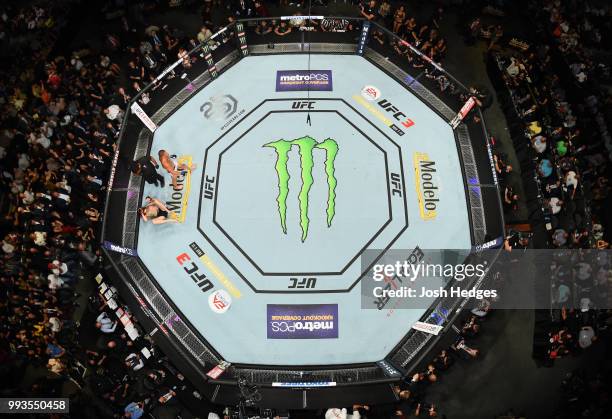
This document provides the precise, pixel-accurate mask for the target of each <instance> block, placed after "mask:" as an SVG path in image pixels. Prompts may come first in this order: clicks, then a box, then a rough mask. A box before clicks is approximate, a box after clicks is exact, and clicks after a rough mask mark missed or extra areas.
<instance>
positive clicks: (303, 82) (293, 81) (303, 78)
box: [276, 70, 333, 92]
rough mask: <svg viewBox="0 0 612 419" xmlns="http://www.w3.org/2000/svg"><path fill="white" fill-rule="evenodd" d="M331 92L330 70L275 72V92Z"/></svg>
mask: <svg viewBox="0 0 612 419" xmlns="http://www.w3.org/2000/svg"><path fill="white" fill-rule="evenodd" d="M303 90H316V91H327V92H331V91H332V90H333V83H332V72H331V70H310V71H308V70H280V71H277V72H276V91H277V92H296V91H303Z"/></svg>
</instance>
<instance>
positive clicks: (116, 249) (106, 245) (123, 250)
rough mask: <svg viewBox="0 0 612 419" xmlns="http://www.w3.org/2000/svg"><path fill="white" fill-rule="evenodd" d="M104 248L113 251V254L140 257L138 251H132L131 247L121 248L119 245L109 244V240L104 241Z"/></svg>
mask: <svg viewBox="0 0 612 419" xmlns="http://www.w3.org/2000/svg"><path fill="white" fill-rule="evenodd" d="M102 247H103V248H105V249H107V250H110V251H113V252H117V253H122V254H124V255H128V256H138V252H137V251H136V249H130V248H129V247H123V246H119V245H116V244H114V243H111V242H109V241H108V240H104V243H102Z"/></svg>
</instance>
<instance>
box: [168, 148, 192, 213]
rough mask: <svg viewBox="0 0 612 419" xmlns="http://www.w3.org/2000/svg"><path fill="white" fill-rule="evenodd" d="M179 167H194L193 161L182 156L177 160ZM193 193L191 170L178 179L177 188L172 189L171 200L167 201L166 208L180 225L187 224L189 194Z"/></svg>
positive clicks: (188, 157) (189, 157)
mask: <svg viewBox="0 0 612 419" xmlns="http://www.w3.org/2000/svg"><path fill="white" fill-rule="evenodd" d="M176 163H177V167H180V166H181V165H183V164H184V165H186V166H187V167H192V164H193V159H192V157H191V156H180V157H179V158H178V159H177V162H176ZM190 192H191V170H186V171H184V172H183V173H182V174H180V175H178V176H177V178H176V188H175V187H174V186H173V187H172V194H171V195H170V199H166V207H168V209H169V210H170V211H171V213H170V215H171V217H172V218H175V219H176V220H177V221H178V222H179V223H184V222H185V217H187V205H188V204H189V194H190Z"/></svg>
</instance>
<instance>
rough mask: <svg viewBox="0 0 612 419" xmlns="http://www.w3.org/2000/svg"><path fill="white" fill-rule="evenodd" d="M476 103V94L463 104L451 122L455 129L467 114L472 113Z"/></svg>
mask: <svg viewBox="0 0 612 419" xmlns="http://www.w3.org/2000/svg"><path fill="white" fill-rule="evenodd" d="M474 105H476V99H475V98H474V96H471V97H470V98H469V99H468V100H467V102H465V103H464V104H463V106H462V107H461V109H460V110H459V112H458V113H457V116H455V117H454V118H453V120H452V121H451V122H450V126H451V127H453V129H455V128H457V127H458V126H459V124H460V123H461V121H463V119H464V118H465V117H466V116H467V114H468V113H470V111H471V110H472V108H473V107H474Z"/></svg>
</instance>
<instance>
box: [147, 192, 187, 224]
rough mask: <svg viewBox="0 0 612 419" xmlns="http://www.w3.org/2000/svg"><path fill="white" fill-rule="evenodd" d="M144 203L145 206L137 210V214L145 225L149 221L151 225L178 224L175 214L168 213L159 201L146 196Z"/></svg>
mask: <svg viewBox="0 0 612 419" xmlns="http://www.w3.org/2000/svg"><path fill="white" fill-rule="evenodd" d="M145 201H146V202H147V205H145V206H144V207H142V208H138V214H140V218H142V220H143V221H144V222H145V223H146V222H147V221H149V220H151V222H152V223H153V224H165V223H178V219H177V216H176V214H175V213H174V212H172V211H170V210H169V209H168V208H167V207H166V206H165V205H164V203H163V202H161V201H160V200H159V199H157V198H151V197H150V196H147V197H146V198H145Z"/></svg>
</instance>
